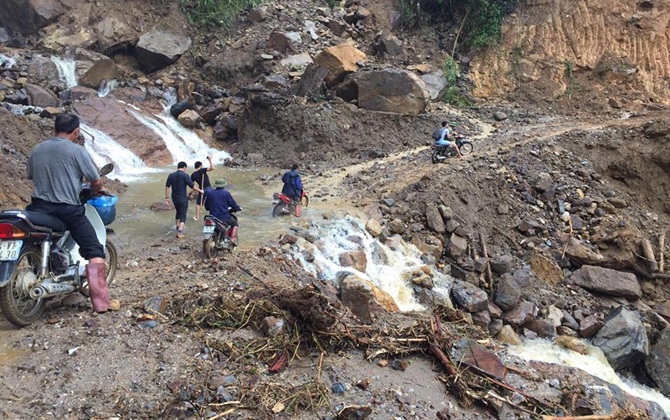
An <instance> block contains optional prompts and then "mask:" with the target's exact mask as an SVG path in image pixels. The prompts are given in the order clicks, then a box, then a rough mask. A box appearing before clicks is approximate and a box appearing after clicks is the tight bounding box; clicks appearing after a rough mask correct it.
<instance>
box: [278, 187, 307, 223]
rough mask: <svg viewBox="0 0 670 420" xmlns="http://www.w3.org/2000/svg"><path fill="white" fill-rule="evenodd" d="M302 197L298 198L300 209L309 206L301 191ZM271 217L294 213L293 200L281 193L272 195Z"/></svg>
mask: <svg viewBox="0 0 670 420" xmlns="http://www.w3.org/2000/svg"><path fill="white" fill-rule="evenodd" d="M301 193H302V195H301V196H300V205H301V206H302V207H307V206H309V197H308V196H307V194H305V190H302V192H301ZM272 205H273V206H274V208H273V209H272V217H279V216H286V215H288V214H293V213H295V206H296V203H295V202H294V201H293V199H292V198H291V197H289V196H287V195H284V194H282V193H274V194H273V195H272Z"/></svg>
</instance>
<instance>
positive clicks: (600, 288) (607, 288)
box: [571, 265, 642, 299]
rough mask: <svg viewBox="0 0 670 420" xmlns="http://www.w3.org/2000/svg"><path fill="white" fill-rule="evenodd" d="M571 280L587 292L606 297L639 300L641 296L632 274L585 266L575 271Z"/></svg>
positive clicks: (638, 284) (637, 283)
mask: <svg viewBox="0 0 670 420" xmlns="http://www.w3.org/2000/svg"><path fill="white" fill-rule="evenodd" d="M571 279H572V280H573V281H574V282H575V284H577V285H579V286H581V287H583V288H585V289H587V290H590V291H592V292H597V293H602V294H605V295H608V296H619V297H625V298H628V299H639V298H640V296H642V288H641V287H640V283H639V282H638V281H637V277H635V274H632V273H625V272H623V271H616V270H612V269H610V268H603V267H597V266H590V265H585V266H582V268H580V269H579V270H577V271H575V272H574V274H573V275H572V277H571Z"/></svg>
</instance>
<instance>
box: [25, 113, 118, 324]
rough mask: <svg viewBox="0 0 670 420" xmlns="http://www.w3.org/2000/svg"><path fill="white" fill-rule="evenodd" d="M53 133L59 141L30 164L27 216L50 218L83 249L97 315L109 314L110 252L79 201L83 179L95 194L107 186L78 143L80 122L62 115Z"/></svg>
mask: <svg viewBox="0 0 670 420" xmlns="http://www.w3.org/2000/svg"><path fill="white" fill-rule="evenodd" d="M54 128H55V137H53V138H50V139H48V140H45V141H43V142H42V143H40V144H38V145H37V146H35V148H33V150H32V152H31V153H30V157H29V158H28V164H27V166H26V178H27V179H29V180H32V181H33V193H32V196H31V203H30V204H29V205H28V206H27V207H26V210H28V211H34V212H38V213H45V214H48V215H50V216H53V217H56V218H57V219H60V220H61V221H62V222H63V223H64V224H65V226H66V227H67V229H68V230H69V231H70V234H71V235H72V238H73V239H74V240H75V242H76V243H77V244H78V245H79V253H80V254H81V256H82V257H83V258H85V259H86V260H88V264H87V265H86V279H87V281H88V285H89V290H90V296H91V303H92V304H93V309H94V310H95V311H96V312H106V311H107V310H108V309H109V304H110V297H109V289H108V287H107V280H106V278H107V273H106V267H105V248H104V246H103V245H102V244H100V241H98V237H97V235H96V233H95V229H94V228H93V226H92V225H91V223H90V222H89V220H88V219H87V218H86V214H85V208H84V205H83V204H81V201H80V198H79V193H80V192H81V183H82V179H84V178H85V179H86V181H87V182H89V183H90V185H91V189H92V192H93V193H94V194H98V193H100V192H102V190H103V182H102V179H101V178H100V176H99V175H98V170H97V169H96V167H95V165H94V164H93V161H92V160H91V157H90V156H89V154H88V152H86V149H84V147H83V146H80V145H78V144H75V143H74V142H75V141H76V140H77V139H78V138H79V136H80V128H79V117H77V116H76V115H74V114H68V113H65V114H61V115H59V116H58V117H56V121H55V125H54Z"/></svg>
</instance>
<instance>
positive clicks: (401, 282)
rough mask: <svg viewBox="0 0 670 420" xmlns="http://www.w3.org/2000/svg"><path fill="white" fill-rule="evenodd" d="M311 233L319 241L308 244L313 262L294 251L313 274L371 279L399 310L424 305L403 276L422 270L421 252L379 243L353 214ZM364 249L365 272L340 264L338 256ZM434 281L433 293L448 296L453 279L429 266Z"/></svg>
mask: <svg viewBox="0 0 670 420" xmlns="http://www.w3.org/2000/svg"><path fill="white" fill-rule="evenodd" d="M310 234H312V235H314V236H315V237H316V238H318V240H317V241H316V242H315V243H314V246H313V247H309V249H310V251H311V252H312V253H313V255H314V261H313V262H308V261H307V260H306V259H305V256H304V255H303V254H302V253H300V252H296V253H294V255H293V256H294V258H295V259H296V260H297V261H298V262H299V263H300V264H301V265H302V266H303V268H304V269H305V270H306V271H307V272H309V273H310V274H312V275H313V276H315V277H317V278H320V279H324V280H331V281H335V280H336V279H337V277H338V273H339V272H349V273H353V274H355V275H357V276H359V277H361V278H364V279H366V280H369V281H371V282H372V283H373V284H375V285H376V286H377V287H379V288H380V289H382V290H384V291H385V292H387V293H388V294H389V295H390V296H391V297H392V298H393V300H394V301H395V303H396V304H397V305H398V308H399V309H400V310H401V311H420V310H424V309H425V307H424V306H423V305H422V304H420V303H419V302H418V301H417V299H416V297H415V296H414V292H413V288H412V285H411V284H410V282H409V281H408V280H407V276H406V275H405V276H403V274H406V273H407V272H408V271H414V272H415V271H417V270H421V268H422V267H425V266H426V264H425V263H424V262H422V261H421V252H420V251H419V250H418V249H417V248H416V247H415V246H414V245H411V244H408V243H406V242H404V241H402V240H400V241H399V242H398V246H397V247H396V248H395V249H391V248H390V247H388V246H386V245H384V244H382V243H380V242H379V241H378V240H377V239H375V238H373V237H372V236H371V235H370V234H369V233H368V232H367V231H366V230H365V225H364V223H363V221H361V220H360V219H358V218H355V217H352V216H346V217H344V218H341V219H337V220H332V221H327V222H324V223H322V224H318V225H317V224H312V226H311V227H310ZM350 251H363V252H364V253H365V256H366V259H367V265H366V268H365V271H359V270H357V269H356V268H354V267H343V266H341V265H340V255H342V253H344V252H350ZM431 270H432V273H431V277H432V279H433V282H434V287H433V292H436V293H439V294H441V295H443V296H446V297H448V296H449V292H450V290H451V283H452V281H451V280H452V279H451V278H450V277H448V276H446V275H444V274H441V273H438V272H437V271H436V270H435V269H434V268H432V269H431Z"/></svg>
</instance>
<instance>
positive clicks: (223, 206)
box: [205, 178, 242, 245]
mask: <svg viewBox="0 0 670 420" xmlns="http://www.w3.org/2000/svg"><path fill="white" fill-rule="evenodd" d="M227 185H228V181H226V180H225V179H222V178H220V179H217V180H216V181H214V189H213V190H212V189H210V190H207V191H205V209H206V210H207V211H209V214H211V215H212V216H214V217H216V218H217V219H219V220H221V221H222V222H224V223H225V224H227V225H228V226H232V227H233V229H231V231H230V240H231V241H232V242H233V243H234V244H235V245H237V219H235V217H233V215H232V214H231V213H232V212H237V211H242V208H241V207H240V206H239V205H238V204H237V202H235V199H233V196H232V195H231V194H230V192H229V191H228V190H226V186H227Z"/></svg>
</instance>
